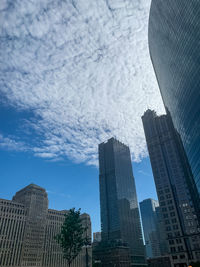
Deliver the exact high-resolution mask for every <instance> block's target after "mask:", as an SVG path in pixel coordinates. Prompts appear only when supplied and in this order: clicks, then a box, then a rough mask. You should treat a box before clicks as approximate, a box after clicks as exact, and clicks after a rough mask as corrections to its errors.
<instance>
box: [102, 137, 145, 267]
mask: <svg viewBox="0 0 200 267" xmlns="http://www.w3.org/2000/svg"><path fill="white" fill-rule="evenodd" d="M99 171H100V175H99V182H100V207H101V226H102V239H103V240H122V241H123V242H125V243H127V244H128V245H129V247H130V251H131V258H132V263H133V265H132V266H134V267H138V266H146V265H145V252H144V245H143V240H142V231H141V224H140V217H139V209H138V202H137V195H136V188H135V181H134V177H133V172H132V164H131V155H130V150H129V147H128V146H126V145H124V144H123V143H121V142H119V141H117V140H116V139H114V138H111V139H109V140H108V141H107V143H102V144H100V145H99Z"/></svg>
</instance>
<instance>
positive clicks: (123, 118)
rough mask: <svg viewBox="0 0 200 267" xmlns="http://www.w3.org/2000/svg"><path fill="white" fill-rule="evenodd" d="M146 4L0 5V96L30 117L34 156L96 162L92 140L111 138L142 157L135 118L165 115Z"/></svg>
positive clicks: (21, 1)
mask: <svg viewBox="0 0 200 267" xmlns="http://www.w3.org/2000/svg"><path fill="white" fill-rule="evenodd" d="M149 7H150V0H135V1H132V0H78V1H76V0H73V1H72V0H71V1H65V0H62V1H61V0H43V1H42V0H36V1H33V2H32V1H28V2H27V1H25V0H16V1H12V3H11V2H10V1H8V0H7V1H4V9H2V10H0V13H1V16H0V17H1V20H2V21H1V22H2V23H1V22H0V23H1V24H0V25H2V26H1V37H2V40H4V41H3V42H2V51H1V52H2V55H1V63H0V67H1V71H2V72H1V73H2V76H1V77H0V92H1V93H3V94H4V95H5V96H6V97H7V99H8V103H9V104H11V105H13V106H14V107H16V108H18V109H24V111H26V110H31V111H32V112H34V114H35V117H36V118H37V119H34V121H31V123H30V127H32V129H34V131H36V132H37V134H38V137H37V138H39V142H37V145H36V144H34V145H33V147H32V151H33V153H34V154H35V155H36V156H39V157H44V158H47V159H50V158H54V159H55V158H65V157H68V158H70V159H72V160H74V161H75V162H86V163H87V164H96V162H97V148H98V143H100V142H102V141H105V140H106V139H108V138H110V137H112V136H115V137H116V138H118V139H119V140H121V141H123V142H124V143H126V144H128V145H129V146H130V148H131V152H132V155H133V159H134V160H135V161H138V160H139V159H140V158H142V157H144V156H146V145H145V139H144V133H143V128H142V122H141V116H142V114H143V113H144V111H145V110H146V109H147V108H153V109H155V110H157V111H158V112H163V110H164V109H163V105H162V101H161V97H160V94H159V90H158V87H157V84H156V81H155V76H154V73H153V69H152V66H151V62H150V58H149V54H148V42H147V25H148V14H149ZM21 142H24V140H21ZM29 145H30V144H29Z"/></svg>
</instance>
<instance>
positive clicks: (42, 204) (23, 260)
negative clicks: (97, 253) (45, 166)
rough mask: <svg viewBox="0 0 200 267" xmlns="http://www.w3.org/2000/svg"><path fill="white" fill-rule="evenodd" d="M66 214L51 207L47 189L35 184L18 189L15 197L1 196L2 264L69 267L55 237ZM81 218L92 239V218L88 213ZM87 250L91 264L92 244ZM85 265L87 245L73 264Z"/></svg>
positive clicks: (76, 265) (0, 232)
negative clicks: (7, 198) (9, 198)
mask: <svg viewBox="0 0 200 267" xmlns="http://www.w3.org/2000/svg"><path fill="white" fill-rule="evenodd" d="M66 213H67V211H66V210H64V211H57V210H51V209H48V198H47V193H46V191H45V189H43V188H41V187H39V186H37V185H34V184H30V185H28V186H27V187H25V188H23V189H22V190H20V191H18V192H17V193H16V194H15V196H14V197H13V199H12V200H5V199H0V266H2V267H3V266H13V267H15V266H20V267H22V266H39V267H46V266H48V267H51V266H52V267H57V266H59V267H62V266H63V267H65V266H66V267H67V266H68V265H67V261H66V260H65V259H63V254H62V250H61V249H60V246H59V245H58V244H57V243H56V241H55V239H54V237H55V236H56V234H57V233H58V232H59V231H60V229H61V225H62V224H63V222H64V219H65V216H64V215H65V214H66ZM81 219H82V223H83V225H84V226H87V227H88V229H87V236H88V237H89V238H90V239H91V222H90V217H89V215H88V214H85V213H84V214H82V215H81ZM87 252H88V259H89V266H91V257H92V255H91V254H92V251H91V247H89V248H87ZM84 266H85V267H88V266H86V248H85V247H84V248H83V249H82V251H81V253H80V254H79V255H78V257H77V258H76V259H75V260H74V262H73V264H72V267H84Z"/></svg>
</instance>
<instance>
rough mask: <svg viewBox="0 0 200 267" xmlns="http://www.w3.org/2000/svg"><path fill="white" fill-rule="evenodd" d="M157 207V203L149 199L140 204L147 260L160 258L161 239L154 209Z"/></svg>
mask: <svg viewBox="0 0 200 267" xmlns="http://www.w3.org/2000/svg"><path fill="white" fill-rule="evenodd" d="M158 206H159V204H158V201H157V200H154V199H151V198H149V199H145V200H143V201H142V202H140V213H141V218H142V226H143V232H144V239H145V248H146V255H147V258H155V257H159V256H161V246H160V239H161V237H160V235H159V233H160V232H159V230H158V228H159V218H158V215H157V212H156V208H157V207H158Z"/></svg>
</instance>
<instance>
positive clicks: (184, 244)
mask: <svg viewBox="0 0 200 267" xmlns="http://www.w3.org/2000/svg"><path fill="white" fill-rule="evenodd" d="M142 121H143V125H144V132H145V136H146V141H147V147H148V151H149V156H150V160H151V166H152V170H153V175H154V180H155V184H156V190H157V194H158V199H159V204H160V212H161V215H162V218H163V221H164V224H165V235H166V239H167V241H168V247H169V252H170V254H171V257H172V261H173V262H174V266H177V267H181V266H187V265H189V263H190V262H191V261H193V260H195V261H197V260H200V227H199V224H198V220H197V215H196V213H195V209H194V204H193V201H192V197H191V195H190V192H189V190H188V186H187V179H190V177H188V176H187V171H186V169H187V168H188V165H187V164H186V163H185V161H184V160H183V158H184V155H183V153H184V151H183V149H182V145H181V139H180V136H179V135H178V133H177V131H176V130H175V129H174V126H173V123H172V120H171V116H170V114H169V113H168V114H167V115H162V116H157V115H156V113H155V112H154V111H151V110H148V111H146V112H145V114H144V115H143V117H142Z"/></svg>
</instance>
